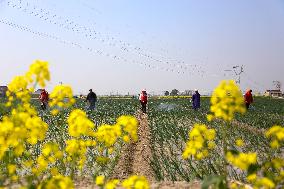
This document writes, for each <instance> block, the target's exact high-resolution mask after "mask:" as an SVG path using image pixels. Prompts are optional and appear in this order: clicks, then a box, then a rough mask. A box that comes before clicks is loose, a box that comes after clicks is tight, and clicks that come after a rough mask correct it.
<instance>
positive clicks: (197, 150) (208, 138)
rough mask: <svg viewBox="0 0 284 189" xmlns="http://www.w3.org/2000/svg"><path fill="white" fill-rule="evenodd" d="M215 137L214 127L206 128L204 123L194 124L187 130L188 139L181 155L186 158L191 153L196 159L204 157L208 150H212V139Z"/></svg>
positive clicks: (213, 144) (213, 145)
mask: <svg viewBox="0 0 284 189" xmlns="http://www.w3.org/2000/svg"><path fill="white" fill-rule="evenodd" d="M215 137H216V131H215V130H214V129H207V127H206V125H202V124H195V125H194V126H193V128H192V129H191V131H190V132H189V140H188V142H187V143H186V148H185V150H184V152H183V154H182V157H183V158H184V159H187V158H189V156H191V155H192V156H193V157H194V158H196V159H197V160H200V159H203V158H206V157H207V156H208V155H209V152H208V150H212V149H214V147H215V146H216V145H215V143H214V141H213V140H214V139H215Z"/></svg>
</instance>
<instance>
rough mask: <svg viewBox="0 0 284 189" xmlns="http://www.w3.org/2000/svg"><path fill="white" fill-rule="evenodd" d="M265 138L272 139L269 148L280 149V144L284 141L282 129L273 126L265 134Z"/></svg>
mask: <svg viewBox="0 0 284 189" xmlns="http://www.w3.org/2000/svg"><path fill="white" fill-rule="evenodd" d="M265 136H266V137H267V138H270V139H272V141H271V142H270V146H271V148H276V149H277V148H280V146H281V145H280V143H282V142H283V141H284V127H281V126H280V125H274V126H273V127H271V128H270V129H268V130H267V131H266V132H265Z"/></svg>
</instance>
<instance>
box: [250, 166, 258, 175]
mask: <svg viewBox="0 0 284 189" xmlns="http://www.w3.org/2000/svg"><path fill="white" fill-rule="evenodd" d="M258 169H259V165H257V164H251V165H250V166H249V167H248V175H250V174H253V173H255V172H256V171H257V170H258Z"/></svg>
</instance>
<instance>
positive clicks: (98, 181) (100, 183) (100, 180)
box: [96, 175, 105, 186]
mask: <svg viewBox="0 0 284 189" xmlns="http://www.w3.org/2000/svg"><path fill="white" fill-rule="evenodd" d="M104 183H105V176H103V175H100V176H97V177H96V185H98V186H103V185H104Z"/></svg>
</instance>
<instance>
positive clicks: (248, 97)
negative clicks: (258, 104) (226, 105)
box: [244, 89, 253, 109]
mask: <svg viewBox="0 0 284 189" xmlns="http://www.w3.org/2000/svg"><path fill="white" fill-rule="evenodd" d="M251 92H252V90H251V89H249V90H248V91H247V92H246V94H245V96H244V97H245V103H246V107H247V109H249V106H250V104H251V103H253V98H252V94H251Z"/></svg>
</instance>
